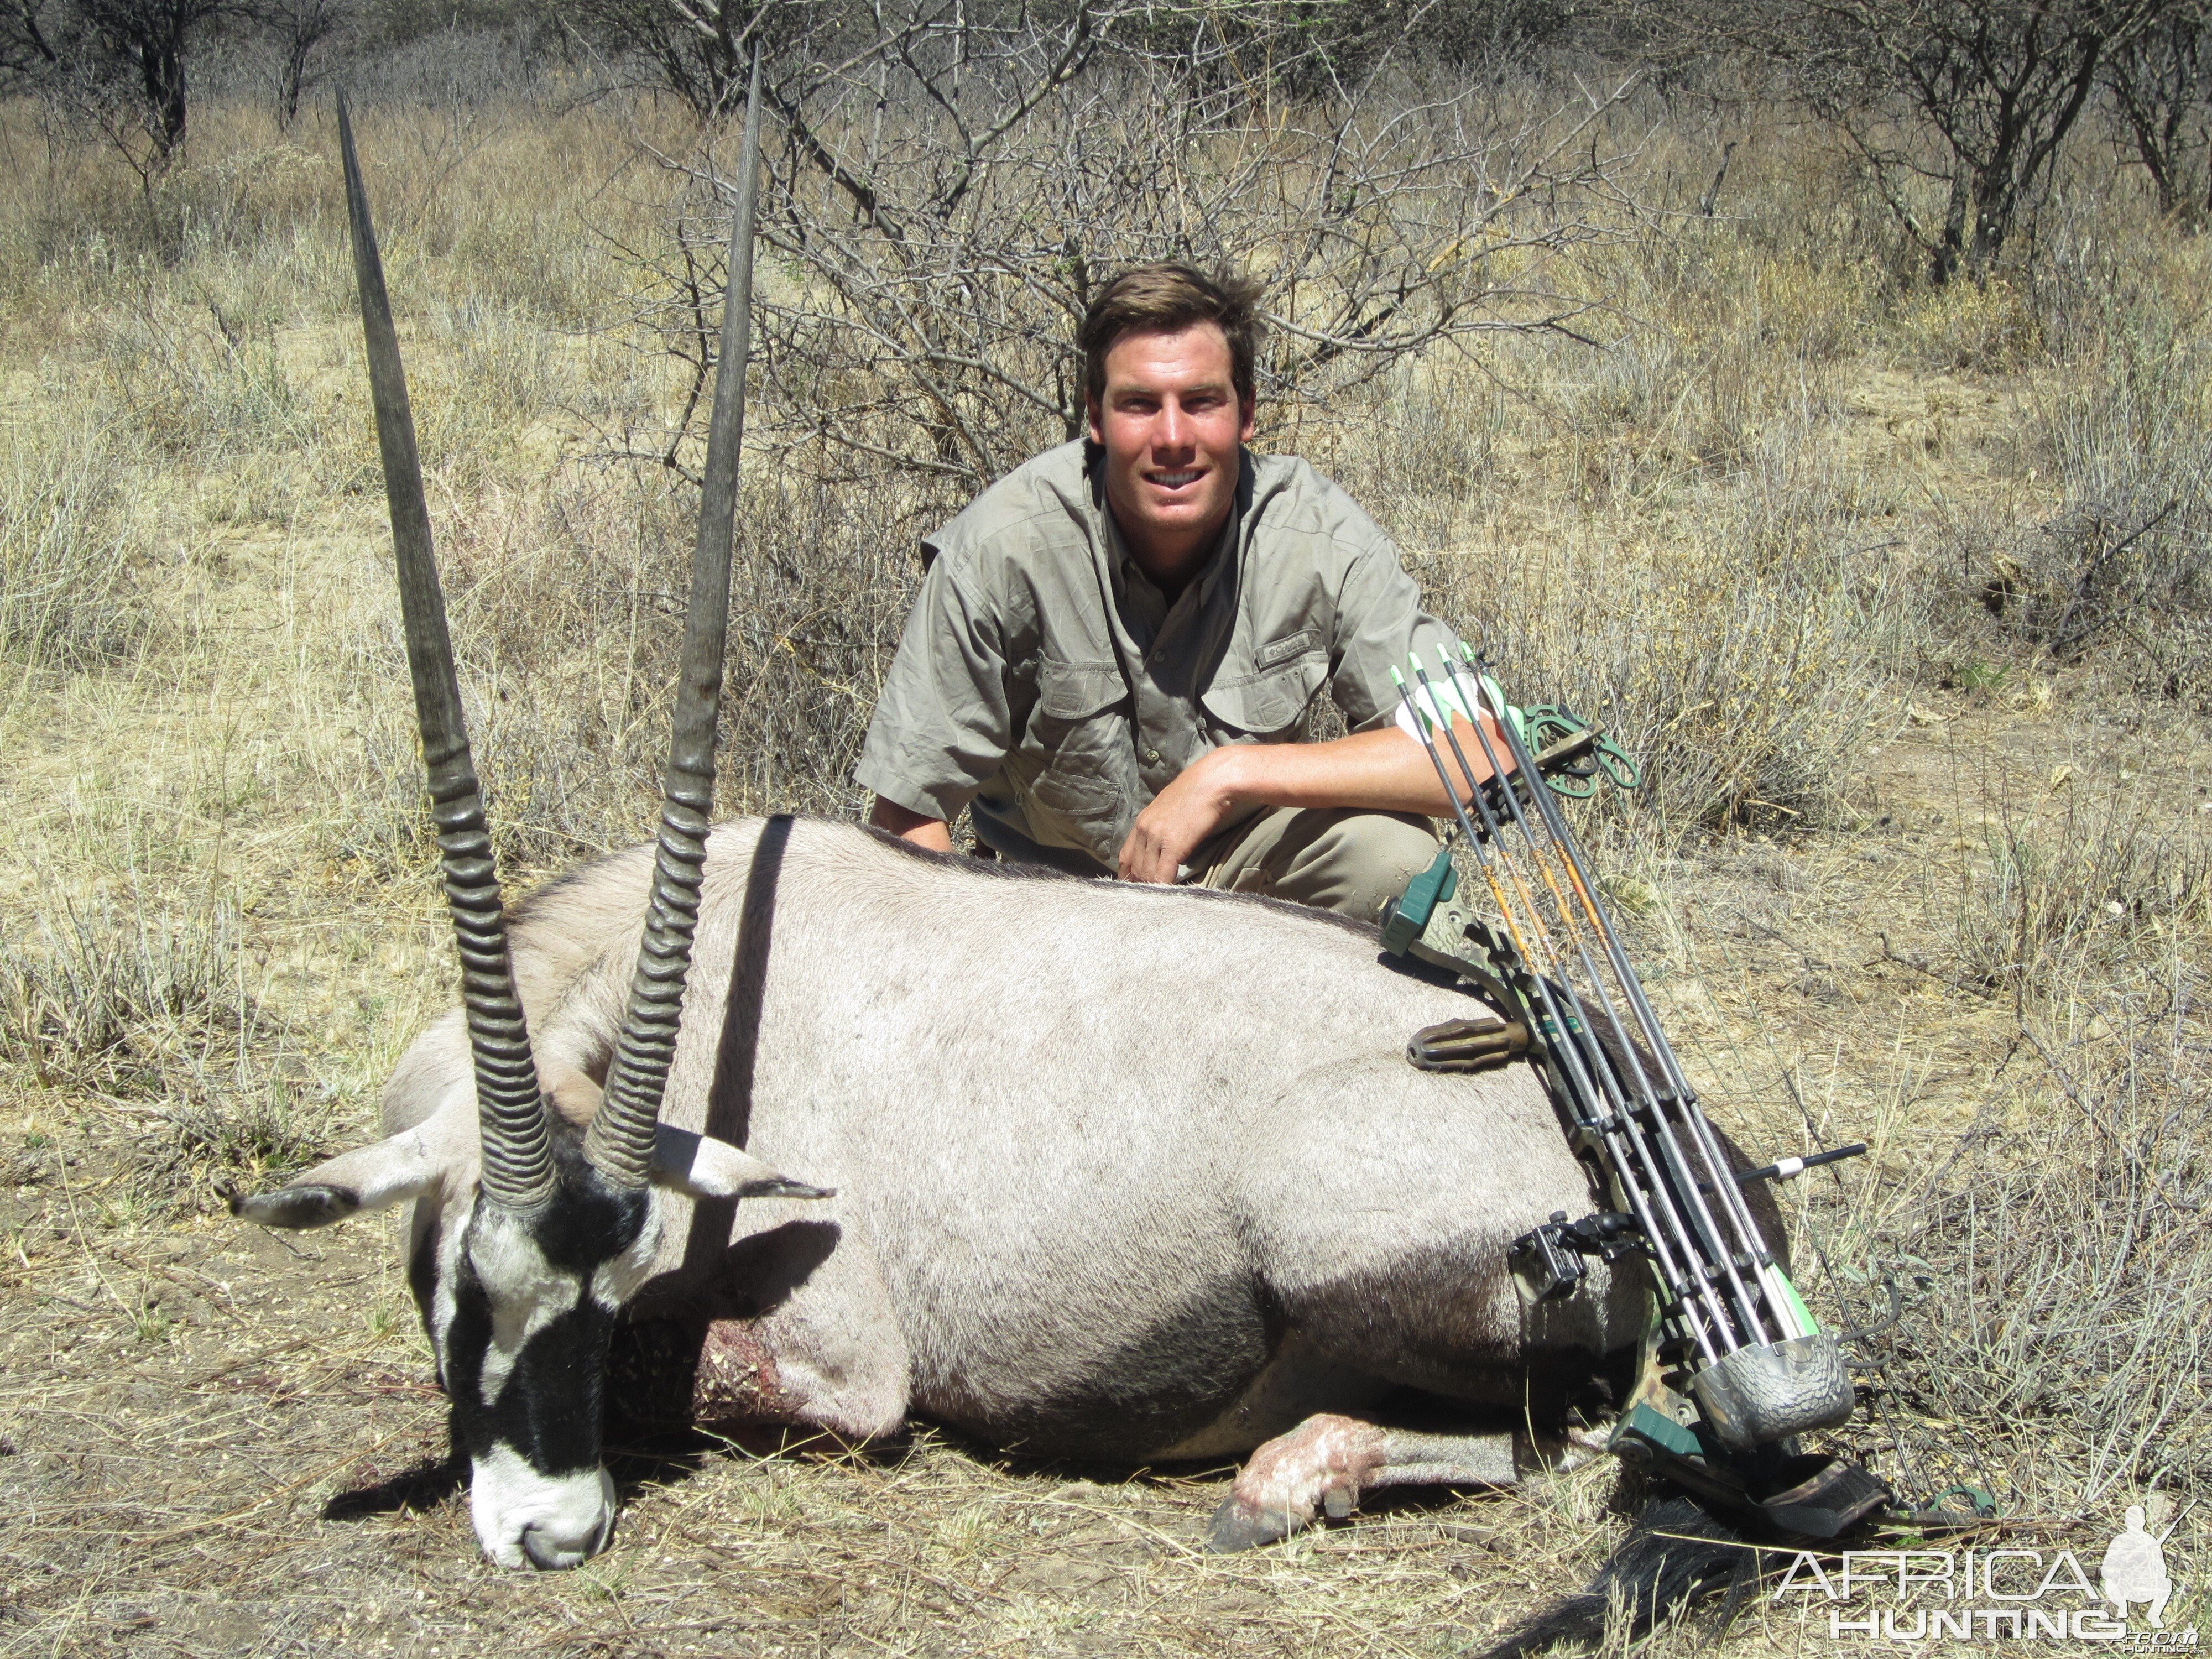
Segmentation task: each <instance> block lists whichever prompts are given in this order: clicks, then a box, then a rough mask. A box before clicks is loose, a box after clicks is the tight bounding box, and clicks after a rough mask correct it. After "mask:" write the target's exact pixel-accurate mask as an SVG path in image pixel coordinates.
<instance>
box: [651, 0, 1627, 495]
mask: <svg viewBox="0 0 2212 1659" xmlns="http://www.w3.org/2000/svg"><path fill="white" fill-rule="evenodd" d="M1216 21H1218V22H1219V24H1220V27H1215V22H1216ZM1296 22H1297V20H1296V18H1295V17H1293V16H1292V15H1291V13H1290V12H1289V11H1287V10H1281V9H1275V8H1272V7H1268V6H1262V5H1243V6H1239V7H1237V8H1235V9H1233V14H1232V13H1231V12H1225V13H1223V14H1222V18H1221V19H1220V20H1212V17H1211V14H1201V15H1194V16H1193V17H1192V18H1191V19H1190V20H1189V33H1188V38H1187V39H1178V40H1174V41H1172V42H1170V40H1167V38H1166V37H1165V35H1164V34H1163V33H1161V32H1162V31H1164V30H1165V29H1167V28H1168V27H1170V25H1169V23H1168V22H1166V21H1162V19H1161V18H1160V17H1159V16H1158V14H1156V13H1154V12H1152V11H1151V10H1149V9H1146V8H1144V7H1141V6H1139V5H1137V4H1135V3H1133V0H1132V3H1127V4H1123V3H1115V4H1107V5H1091V4H1086V5H1085V6H1080V7H1078V8H1076V9H1074V10H1073V11H1072V12H1071V13H1069V14H1068V15H1067V16H1066V19H1065V20H1064V21H1061V22H1060V23H1058V24H1055V25H1054V26H1052V27H1045V26H1044V25H1042V24H1041V23H1039V22H1038V21H1036V20H1034V19H1024V20H1022V21H1008V22H986V21H969V22H964V23H963V22H961V21H959V19H958V16H957V14H955V13H951V12H947V11H945V10H944V9H941V8H939V7H936V6H933V5H929V6H915V7H911V8H909V9H904V10H902V11H900V12H898V13H896V14H895V15H894V14H890V13H886V14H884V21H883V31H884V32H883V33H882V35H881V36H880V38H878V39H877V40H873V41H872V42H870V43H868V44H866V45H864V46H860V47H856V48H855V49H854V51H853V52H852V53H851V54H850V55H849V56H848V57H847V58H845V59H843V60H842V61H841V62H838V63H836V64H833V65H831V66H829V67H827V68H824V67H822V66H820V65H808V66H805V67H802V68H793V69H788V70H782V71H780V72H778V73H777V74H775V76H772V77H771V80H770V82H769V89H768V94H767V97H768V103H769V110H770V112H771V115H772V119H771V121H770V124H769V131H770V134H771V137H772V140H773V143H772V146H771V155H770V159H769V183H768V189H767V193H766V197H765V199H764V203H763V220H762V229H763V236H764V238H765V239H766V241H767V243H768V245H769V247H770V248H772V249H773V250H774V251H775V254H776V255H777V256H778V258H777V264H779V265H780V267H781V270H780V271H779V272H778V276H777V277H775V278H771V279H769V280H768V281H765V282H764V283H763V289H762V294H763V300H762V304H763V328H762V331H761V340H760V343H759V345H758V346H757V351H758V353H759V357H758V362H760V365H761V374H762V380H763V389H764V390H765V391H766V392H767V393H768V394H769V398H771V399H772V400H773V404H772V416H773V418H772V424H771V425H770V426H769V428H768V429H767V430H765V431H763V434H762V435H763V437H764V438H769V440H770V441H775V442H777V443H779V444H780V445H781V446H782V447H785V448H786V450H787V452H803V453H806V454H807V455H808V456H809V457H810V458H812V459H813V461H814V464H816V465H828V466H829V467H831V468H833V469H835V470H837V471H842V472H843V473H844V474H845V475H847V476H850V477H861V476H872V475H873V473H874V471H876V469H877V466H878V464H879V463H881V464H887V465H890V466H892V467H894V468H896V469H899V470H902V471H911V472H915V473H918V474H921V475H922V476H925V477H933V478H938V479H941V480H944V481H945V483H947V484H948V485H949V486H953V487H957V489H959V490H961V491H973V490H975V489H979V488H981V486H982V485H983V484H984V483H987V482H988V481H989V480H991V479H992V478H994V477H997V476H999V475H1000V474H1001V473H1003V472H1004V471H1006V470H1008V468H1010V467H1011V466H1012V465H1014V464H1015V463H1017V462H1018V461H1019V460H1021V459H1024V458H1025V457H1026V456H1028V455H1030V454H1031V453H1035V452H1036V451H1037V450H1038V449H1041V448H1042V447H1046V446H1048V445H1049V444H1052V443H1057V442H1062V441H1066V440H1067V439H1069V438H1072V437H1073V436H1075V435H1078V434H1079V433H1080V431H1081V430H1082V428H1083V419H1084V410H1083V400H1082V391H1081V373H1080V364H1079V361H1078V359H1077V356H1076V354H1075V351H1074V348H1073V335H1074V329H1075V324H1076V322H1077V321H1078V319H1079V318H1080V317H1081V315H1082V314H1083V312H1084V310H1085V307H1086V306H1087V304H1088V303H1089V301H1090V299H1091V295H1092V292H1093V291H1094V289H1096V287H1097V284H1098V283H1101V282H1102V281H1103V280H1104V279H1105V278H1106V277H1107V276H1109V275H1110V274H1111V273H1112V272H1113V271H1114V270H1115V269H1117V268H1119V267H1121V266H1122V265H1125V264H1132V263H1135V262H1138V261H1140V260H1145V259H1156V258H1191V259H1195V260H1198V261H1200V262H1201V263H1206V262H1219V261H1226V262H1230V263H1233V264H1238V265H1241V266H1243V267H1245V268H1248V269H1249V270H1253V271H1255V272H1256V273H1257V274H1259V275H1261V276H1263V277H1264V278H1265V279H1266V280H1267V283H1268V285H1269V296H1270V297H1269V322H1270V325H1271V331H1272V343H1271V346H1270V348H1269V350H1268V352H1267V356H1266V359H1265V361H1264V362H1263V363H1262V365H1261V374H1262V377H1263V382H1264V385H1263V396H1264V397H1266V398H1267V399H1269V401H1270V402H1271V404H1273V406H1274V407H1275V408H1276V409H1277V410H1286V409H1292V408H1297V409H1303V410H1307V411H1309V412H1310V411H1311V410H1315V409H1317V408H1318V407H1320V406H1321V405H1322V404H1324V403H1325V402H1327V401H1328V400H1330V399H1333V398H1340V397H1342V396H1343V395H1344V394H1345V393H1346V392H1348V391H1350V390H1352V389H1354V388H1357V387H1358V386H1363V385H1366V384H1369V383H1370V382H1371V381H1372V380H1374V379H1375V378H1376V376H1377V375H1378V374H1383V373H1384V372H1385V371H1386V370H1387V369H1388V368H1389V367H1390V366H1392V365H1393V364H1395V363H1397V362H1401V361H1403V360H1404V359H1406V358H1407V357H1408V356H1411V355H1413V354H1416V353H1419V352H1420V351H1423V350H1425V349H1430V348H1431V347H1434V346H1435V345H1437V344H1438V343H1442V342H1444V341H1449V340H1455V339H1465V338H1469V337H1475V336H1478V335H1480V334H1484V333H1488V332H1493V331H1501V330H1531V329H1534V330H1552V331H1578V330H1579V329H1581V328H1582V327H1584V326H1587V325H1588V319H1589V318H1590V316H1591V314H1592V313H1594V312H1595V311H1597V310H1599V309H1600V308H1601V307H1599V306H1598V304H1597V302H1596V301H1594V300H1592V299H1591V298H1589V297H1588V296H1586V295H1581V294H1579V293H1577V292H1574V291H1571V289H1568V288H1567V287H1566V286H1565V284H1564V283H1563V281H1562V273H1561V270H1560V269H1559V264H1558V261H1557V256H1558V255H1559V253H1560V252H1561V251H1562V250H1565V249H1567V248H1571V247H1573V246H1577V245H1580V244H1583V243H1584V242H1587V241H1589V240H1592V239H1594V238H1595V237H1598V236H1601V235H1603V234H1610V233H1611V232H1612V231H1613V229H1615V228H1617V227H1618V225H1619V223H1620V219H1621V211H1620V210H1621V208H1622V205H1623V204H1622V203H1621V200H1620V175H1621V174H1622V173H1623V171H1624V170H1625V168H1626V166H1627V165H1628V163H1629V161H1631V160H1632V155H1633V149H1632V145H1630V144H1627V143H1624V142H1622V141H1621V140H1620V138H1618V137H1616V135H1615V132H1614V130H1613V129H1614V126H1615V125H1616V123H1617V120H1618V118H1619V117H1620V112H1621V103H1622V100H1623V99H1624V97H1625V96H1626V90H1627V88H1628V86H1629V84H1630V81H1613V82H1603V83H1601V84H1595V85H1585V84H1579V83H1577V84H1572V85H1570V86H1569V87H1568V88H1565V90H1564V91H1561V92H1559V93H1557V94H1553V92H1551V91H1548V90H1547V89H1544V88H1541V87H1540V86H1538V85H1537V84H1536V83H1535V82H1533V81H1532V82H1520V83H1516V85H1514V86H1511V87H1500V86H1499V85H1498V84H1496V83H1494V82H1488V81H1485V80H1483V79H1481V78H1480V77H1475V76H1458V77H1454V76H1439V75H1432V74H1427V73H1415V72H1413V71H1412V70H1408V69H1407V68H1406V67H1405V66H1402V65H1399V64H1392V63H1389V62H1388V61H1387V60H1386V61H1385V62H1383V63H1382V64H1377V65H1376V67H1375V69H1374V70H1372V71H1371V72H1370V74H1369V75H1368V76H1366V77H1365V78H1364V79H1363V80H1361V81H1359V82H1357V83H1351V84H1340V85H1338V84H1331V85H1328V86H1327V87H1326V88H1324V89H1323V90H1322V91H1318V92H1316V94H1315V95H1314V96H1312V97H1310V98H1300V99H1293V98H1291V97H1290V96H1289V95H1288V94H1285V92H1284V91H1283V90H1282V89H1281V87H1282V76H1281V75H1280V74H1279V72H1277V71H1279V70H1281V69H1282V68H1283V64H1282V62H1281V61H1279V59H1278V58H1276V57H1275V56H1273V55H1272V54H1278V53H1281V54H1289V53H1291V52H1294V51H1295V49H1296V48H1297V40H1298V35H1297V27H1295V26H1296ZM1631 79H1632V77H1631ZM664 159H665V160H667V161H668V162H669V164H670V165H671V166H678V165H679V164H680V165H683V166H684V167H686V168H687V169H688V170H690V172H691V173H693V175H694V179H695V187H694V189H693V191H692V193H691V195H690V199H689V206H688V210H687V212H686V214H685V216H684V219H683V221H682V222H681V224H680V226H679V233H678V241H677V248H676V251H675V257H674V258H663V259H660V260H659V261H658V262H657V263H656V264H654V265H653V270H654V276H655V277H656V279H657V283H658V285H659V290H660V292H661V293H662V295H664V296H665V311H664V314H663V327H664V330H665V338H666V339H667V340H668V342H669V343H670V349H672V350H675V351H677V352H678V353H679V354H680V355H681V356H684V357H685V358H686V359H687V360H688V361H689V362H690V365H691V369H692V374H693V376H694V378H695V380H696V381H698V382H700V383H703V378H704V375H705V373H706V368H707V362H706V356H707V353H708V350H709V349H710V347H711V341H712V338H713V319H712V317H711V316H710V315H709V314H708V311H709V309H710V307H711V305H712V300H711V297H710V296H712V295H715V294H718V293H719V291H720V276H719V275H718V272H719V269H720V257H721V256H720V242H721V240H723V236H724V234H725V230H726V210H725V209H724V208H723V207H722V206H721V204H720V201H719V199H718V198H719V193H720V186H719V185H717V186H716V188H715V189H714V190H713V191H709V190H706V189H704V188H703V187H702V186H701V185H699V184H698V183H697V181H698V180H699V179H703V178H704V177H705V176H706V174H707V172H708V169H707V168H706V167H705V166H704V165H703V164H702V163H698V162H681V163H679V159H678V158H675V157H665V158H664Z"/></svg>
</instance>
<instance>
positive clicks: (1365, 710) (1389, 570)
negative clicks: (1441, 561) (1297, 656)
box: [1329, 532, 1459, 732]
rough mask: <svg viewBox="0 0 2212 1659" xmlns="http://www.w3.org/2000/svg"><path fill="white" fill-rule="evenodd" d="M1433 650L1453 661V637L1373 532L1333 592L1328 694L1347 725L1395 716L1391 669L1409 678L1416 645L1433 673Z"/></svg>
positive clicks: (1368, 725)
mask: <svg viewBox="0 0 2212 1659" xmlns="http://www.w3.org/2000/svg"><path fill="white" fill-rule="evenodd" d="M1439 650H1442V651H1444V652H1446V653H1449V655H1450V656H1451V657H1452V658H1453V659H1454V660H1457V659H1458V656H1459V636H1458V635H1456V634H1455V633H1453V631H1452V630H1451V629H1449V627H1447V626H1446V625H1445V624H1444V623H1441V622H1439V621H1437V618H1436V617H1432V616H1431V615H1430V614H1429V613H1428V612H1427V611H1425V610H1424V609H1422V606H1421V590H1420V588H1419V586H1417V585H1416V584H1415V583H1414V581H1413V578H1412V577H1411V576H1409V575H1407V574H1406V568H1405V566H1404V565H1403V564H1401V563H1400V562H1399V559H1398V550H1397V548H1396V546H1395V545H1394V544H1392V543H1391V542H1390V541H1389V539H1388V538H1385V537H1383V536H1382V535H1381V534H1380V533H1379V532H1378V533H1377V535H1376V538H1375V539H1374V540H1373V541H1372V542H1370V543H1369V544H1366V545H1364V546H1362V547H1359V548H1358V549H1357V550H1355V551H1354V552H1353V553H1352V557H1351V560H1350V562H1348V563H1347V565H1346V568H1345V571H1344V577H1343V581H1342V585H1341V586H1340V587H1339V589H1338V591H1337V601H1336V635H1335V638H1334V641H1332V642H1331V649H1330V653H1329V654H1330V658H1331V663H1330V670H1331V672H1330V681H1329V695H1330V696H1332V697H1334V699H1335V701H1336V706H1337V707H1338V708H1340V709H1342V710H1343V711H1344V720H1345V724H1346V726H1348V727H1349V728H1350V729H1351V730H1352V731H1354V732H1365V731H1369V730H1371V729H1372V728H1374V727H1376V726H1383V725H1386V724H1388V723H1389V721H1390V720H1393V719H1395V717H1396V714H1397V712H1398V688H1397V687H1396V686H1395V685H1393V684H1391V683H1390V671H1391V670H1392V669H1393V668H1395V669H1397V670H1398V671H1399V672H1401V674H1404V675H1406V676H1407V678H1408V679H1409V680H1410V679H1411V678H1412V677H1413V671H1412V669H1411V668H1410V667H1409V666H1408V665H1407V660H1406V659H1407V656H1408V655H1409V654H1411V653H1414V652H1419V653H1420V659H1421V666H1422V667H1424V668H1425V669H1426V670H1427V671H1429V673H1430V674H1431V676H1432V677H1433V676H1434V675H1435V674H1436V672H1437V652H1438V651H1439Z"/></svg>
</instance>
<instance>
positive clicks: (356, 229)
mask: <svg viewBox="0 0 2212 1659" xmlns="http://www.w3.org/2000/svg"><path fill="white" fill-rule="evenodd" d="M338 148H339V149H340V150H341V151H342V152H343V155H344V158H345V188H346V213H347V216H348V217H349V218H350V219H351V220H352V222H353V268H354V275H355V277H356V279H357V281H358V282H359V283H360V285H361V323H362V332H363V333H364V334H365V335H366V336H367V337H368V384H369V391H370V394H371V396H372V397H373V398H374V401H375V404H376V440H377V444H378V446H379V447H380V448H381V449H382V451H383V453H384V495H385V500H386V501H387V502H388V503H389V504H390V506H391V508H392V552H393V554H394V555H395V556H396V558H397V562H398V567H399V608H400V611H401V614H402V616H403V617H404V619H405V624H406V631H407V671H408V673H409V674H410V676H411V677H412V678H413V679H414V682H415V714H416V719H417V720H419V721H420V722H421V725H422V763H423V765H424V767H425V768H426V769H428V773H429V779H430V803H431V816H432V817H433V818H434V819H435V822H436V823H437V826H438V857H439V862H440V865H441V867H442V869H443V870H444V872H445V878H446V902H447V904H448V905H450V906H451V907H452V908H453V932H454V933H456V934H457V935H458V936H459V940H460V947H461V1006H463V1007H464V1008H465V1010H466V1011H467V1014H468V1022H469V1050H470V1053H471V1054H473V1055H474V1056H475V1059H476V1074H477V1118H478V1121H479V1125H480V1128H481V1136H480V1138H481V1139H482V1141H483V1189H484V1192H485V1194H486V1195H487V1196H489V1197H490V1198H491V1199H493V1200H495V1201H497V1202H499V1203H501V1204H503V1205H506V1206H508V1207H509V1208H512V1209H527V1208H529V1207H530V1206H532V1205H535V1204H537V1203H539V1202H540V1201H542V1200H544V1198H545V1196H546V1195H547V1194H549V1193H550V1192H551V1191H552V1190H553V1158H552V1151H551V1146H550V1139H549V1137H548V1133H547V1130H546V1123H545V1112H544V1104H543V1103H542V1100H541V1097H540V1095H539V1091H538V1069H537V1067H536V1066H532V1064H531V1060H530V1031H529V1028H528V1027H527V1026H526V1024H524V1023H523V1018H522V1001H521V999H520V997H518V996H517V995H516V994H515V990H514V969H513V964H512V963H509V962H508V960H507V924H506V921H505V919H504V917H503V916H502V915H501V910H500V902H499V875H498V872H496V870H495V868H494V867H493V864H492V853H491V835H490V832H489V830H488V829H486V828H485V825H484V810H483V795H482V793H480V792H479V791H478V789H477V775H476V767H475V765H474V763H472V762H471V759H470V757H469V732H468V726H467V723H466V721H465V720H463V719H462V716H461V690H460V685H459V682H458V681H457V680H456V679H455V678H454V676H453V639H452V636H451V635H449V634H448V633H447V629H446V598H445V595H444V593H443V592H441V590H440V588H439V586H438V565H437V561H436V559H435V557H434V556H433V555H432V553H431V549H430V509H429V507H428V503H427V502H426V501H424V499H423V495H422V462H421V460H420V459H418V457H417V456H416V449H415V416H414V414H413V412H412V410H410V408H409V407H408V403H407V376H406V374H405V371H404V370H403V369H402V368H400V364H399V337H398V334H397V332H395V331H394V330H393V328H392V301H391V299H390V297H389V296H388V295H386V293H385V291H384V264H383V261H382V260H381V259H380V258H379V257H378V255H377V252H376V230H375V228H374V226H373V225H371V224H370V223H369V219H368V191H367V190H366V189H365V188H364V187H363V186H362V179H361V162H360V161H359V159H358V158H356V155H354V149H353V123H352V122H351V121H350V120H349V118H347V113H346V102H345V96H344V94H339V96H338Z"/></svg>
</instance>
